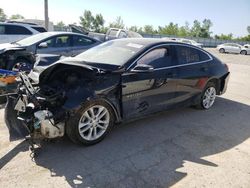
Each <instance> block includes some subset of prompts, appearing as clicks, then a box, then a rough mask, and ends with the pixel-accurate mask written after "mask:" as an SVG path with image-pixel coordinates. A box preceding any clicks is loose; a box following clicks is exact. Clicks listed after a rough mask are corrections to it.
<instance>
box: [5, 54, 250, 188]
mask: <svg viewBox="0 0 250 188" xmlns="http://www.w3.org/2000/svg"><path fill="white" fill-rule="evenodd" d="M208 50H209V51H211V52H212V53H214V54H215V55H216V56H218V57H219V58H220V59H221V60H223V61H224V62H225V63H227V64H228V65H229V68H230V71H231V78H230V81H229V85H228V90H227V93H226V94H225V95H223V96H221V97H218V98H217V101H216V103H215V105H214V107H213V108H212V109H210V110H207V111H201V110H196V109H192V108H181V109H177V110H170V111H167V112H162V113H158V114H155V115H152V116H150V117H147V118H146V119H141V120H137V121H134V122H131V123H127V124H121V125H119V126H116V127H115V128H114V129H113V131H112V132H111V134H110V135H108V137H106V139H105V140H104V141H103V142H101V143H99V144H97V145H95V146H91V147H82V146H78V145H75V144H73V143H71V142H70V141H69V140H68V139H66V138H64V139H60V140H58V141H56V142H53V143H46V144H45V145H44V148H43V150H42V151H41V152H40V154H39V156H38V157H37V158H36V159H35V160H34V161H32V160H31V158H30V156H29V155H30V151H29V150H28V145H27V143H25V142H23V141H16V142H12V143H10V142H9V141H8V132H7V128H6V127H5V125H4V121H3V109H1V110H0V117H1V118H0V187H25V188H26V187H109V188H111V187H129V188H133V187H143V188H147V187H150V188H152V187H169V186H173V187H185V188H186V187H246V188H249V187H250V149H249V148H250V139H249V137H250V121H249V115H250V106H249V105H250V96H249V93H250V55H248V56H243V55H230V54H218V53H217V52H216V50H215V49H208Z"/></svg>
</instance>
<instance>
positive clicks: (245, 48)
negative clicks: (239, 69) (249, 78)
mask: <svg viewBox="0 0 250 188" xmlns="http://www.w3.org/2000/svg"><path fill="white" fill-rule="evenodd" d="M240 54H242V55H248V54H250V44H245V45H244V46H243V47H242V48H241V51H240Z"/></svg>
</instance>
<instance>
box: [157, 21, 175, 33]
mask: <svg viewBox="0 0 250 188" xmlns="http://www.w3.org/2000/svg"><path fill="white" fill-rule="evenodd" d="M178 31H179V27H178V24H174V23H173V22H170V23H169V24H168V25H166V26H165V27H161V26H159V27H158V32H159V34H164V35H178Z"/></svg>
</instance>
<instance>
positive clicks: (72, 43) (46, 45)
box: [0, 32, 100, 71]
mask: <svg viewBox="0 0 250 188" xmlns="http://www.w3.org/2000/svg"><path fill="white" fill-rule="evenodd" d="M98 44H100V41H98V40H96V39H94V38H90V37H88V36H86V35H82V34H78V33H72V32H44V33H40V34H36V35H33V36H30V37H27V38H25V39H22V40H20V41H17V42H13V43H5V44H0V69H7V70H15V71H18V70H19V69H21V68H22V69H21V70H24V69H31V68H32V66H33V63H34V62H35V61H36V56H35V54H56V55H60V56H76V55H78V54H80V53H82V52H84V51H85V50H87V49H89V48H92V47H93V46H96V45H98Z"/></svg>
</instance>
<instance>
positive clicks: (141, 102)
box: [122, 46, 176, 119]
mask: <svg viewBox="0 0 250 188" xmlns="http://www.w3.org/2000/svg"><path fill="white" fill-rule="evenodd" d="M172 51H173V50H172V47H171V46H164V47H159V48H156V49H152V50H150V51H149V52H147V53H146V54H144V55H142V56H141V57H140V58H139V59H138V60H137V61H135V62H134V64H133V65H132V66H131V67H130V68H129V70H128V71H127V72H126V73H124V74H123V75H122V104H123V117H124V118H125V119H128V118H134V117H137V116H142V115H145V114H149V113H153V112H156V111H160V110H162V109H165V108H167V107H168V106H170V105H171V104H173V101H174V96H175V90H176V81H175V78H174V77H175V75H176V70H175V68H171V66H172V64H173V61H174V56H173V53H172ZM140 64H145V65H150V66H152V67H153V68H154V70H153V71H152V72H145V73H143V72H133V71H131V69H133V68H134V67H136V66H138V65H140Z"/></svg>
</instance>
